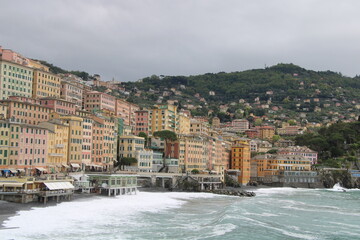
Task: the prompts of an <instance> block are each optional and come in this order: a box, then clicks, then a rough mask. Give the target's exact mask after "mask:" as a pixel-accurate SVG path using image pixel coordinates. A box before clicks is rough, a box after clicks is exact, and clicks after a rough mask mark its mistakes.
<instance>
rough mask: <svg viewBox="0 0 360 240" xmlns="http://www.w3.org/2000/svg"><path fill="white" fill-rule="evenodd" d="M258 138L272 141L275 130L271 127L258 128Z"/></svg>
mask: <svg viewBox="0 0 360 240" xmlns="http://www.w3.org/2000/svg"><path fill="white" fill-rule="evenodd" d="M259 132H260V138H261V139H269V140H272V138H273V136H274V135H275V128H274V127H271V126H262V127H260V128H259Z"/></svg>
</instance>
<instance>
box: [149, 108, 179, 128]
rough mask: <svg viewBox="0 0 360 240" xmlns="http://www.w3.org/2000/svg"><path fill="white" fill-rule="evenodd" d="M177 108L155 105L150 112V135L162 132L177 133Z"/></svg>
mask: <svg viewBox="0 0 360 240" xmlns="http://www.w3.org/2000/svg"><path fill="white" fill-rule="evenodd" d="M176 111H177V106H174V105H155V106H154V107H153V108H152V109H151V110H150V111H149V112H150V116H149V134H150V133H154V132H157V131H162V130H169V131H173V132H177V129H178V128H177V123H176V119H177V113H176Z"/></svg>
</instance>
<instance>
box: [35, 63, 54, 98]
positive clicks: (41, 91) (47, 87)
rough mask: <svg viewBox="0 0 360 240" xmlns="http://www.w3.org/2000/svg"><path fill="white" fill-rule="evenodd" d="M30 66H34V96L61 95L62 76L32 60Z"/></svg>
mask: <svg viewBox="0 0 360 240" xmlns="http://www.w3.org/2000/svg"><path fill="white" fill-rule="evenodd" d="M30 66H32V67H33V69H34V70H33V73H34V77H33V85H32V97H33V98H44V97H54V98H59V97H60V77H59V76H57V75H56V74H53V73H51V72H50V71H49V68H48V67H46V66H44V65H42V64H41V63H38V62H36V61H33V60H30Z"/></svg>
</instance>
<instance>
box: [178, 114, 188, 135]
mask: <svg viewBox="0 0 360 240" xmlns="http://www.w3.org/2000/svg"><path fill="white" fill-rule="evenodd" d="M178 123H179V127H178V133H179V134H190V116H189V115H188V114H186V113H184V112H180V113H179V114H178Z"/></svg>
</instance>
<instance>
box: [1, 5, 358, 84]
mask: <svg viewBox="0 0 360 240" xmlns="http://www.w3.org/2000/svg"><path fill="white" fill-rule="evenodd" d="M0 7H1V14H0V28H1V31H0V45H1V46H2V47H3V48H9V49H12V50H14V51H17V52H19V53H21V54H23V55H24V56H26V57H30V58H35V59H43V60H46V61H48V62H50V63H53V64H55V65H57V66H60V67H62V68H64V69H68V70H84V71H87V72H89V73H90V74H94V73H97V74H100V75H101V77H102V79H103V80H111V79H112V78H113V77H114V78H115V79H116V80H118V81H135V80H138V79H140V78H143V77H146V76H150V75H152V74H156V75H195V74H202V73H208V72H213V73H216V72H220V71H225V72H232V71H242V70H246V69H252V68H264V66H265V65H267V66H271V65H274V64H277V63H280V62H282V63H294V64H297V65H299V66H301V67H304V68H307V69H312V70H332V71H336V72H342V73H343V74H344V75H348V76H354V75H356V74H359V73H360V14H359V9H360V1H359V0H246V1H243V0H217V1H214V0H191V1H190V0H172V1H169V0H157V1H155V0H152V1H151V0H148V1H146V0H106V1H105V0H104V1H103V0H101V1H100V0H98V1H96V0H63V1H58V0H43V1H37V0H32V1H29V0H20V1H18V0H2V1H1V5H0Z"/></svg>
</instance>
